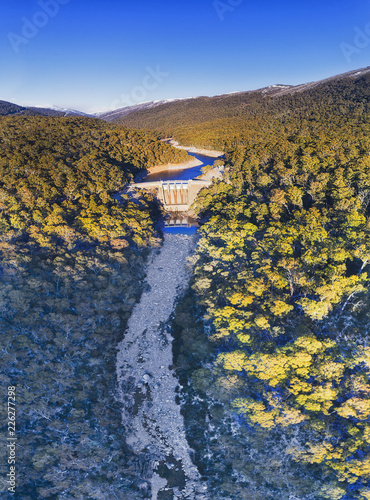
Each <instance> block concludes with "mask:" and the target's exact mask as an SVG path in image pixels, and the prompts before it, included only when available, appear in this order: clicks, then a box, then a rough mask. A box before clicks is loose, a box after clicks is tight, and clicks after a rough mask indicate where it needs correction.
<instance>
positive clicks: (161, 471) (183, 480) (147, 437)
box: [117, 234, 208, 500]
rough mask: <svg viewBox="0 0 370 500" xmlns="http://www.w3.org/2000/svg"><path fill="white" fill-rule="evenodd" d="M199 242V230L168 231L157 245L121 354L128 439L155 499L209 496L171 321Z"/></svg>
mask: <svg viewBox="0 0 370 500" xmlns="http://www.w3.org/2000/svg"><path fill="white" fill-rule="evenodd" d="M195 243H196V236H185V235H179V234H166V235H165V238H164V243H163V246H162V248H161V249H160V250H158V249H157V250H153V254H152V256H151V259H150V262H149V264H148V271H147V278H146V281H147V290H146V291H145V292H144V293H143V295H142V297H141V300H140V302H139V303H138V304H136V306H135V308H134V310H133V313H132V316H131V318H130V320H129V322H128V328H127V331H126V334H125V337H124V340H123V341H122V342H121V344H120V345H119V352H118V355H117V377H118V384H119V389H118V398H119V400H120V401H121V402H122V403H123V407H124V409H123V415H122V422H123V427H124V430H125V433H126V435H127V436H128V437H127V443H128V444H129V445H130V446H131V448H132V449H133V451H134V452H135V454H136V455H138V456H139V457H141V459H142V462H143V463H145V466H144V469H145V477H143V479H145V480H146V481H148V482H149V483H150V485H151V491H150V492H148V493H147V498H148V499H150V500H161V499H166V500H167V499H189V500H203V499H204V500H205V499H208V495H207V491H206V487H205V486H204V484H203V483H202V481H201V477H200V475H199V472H198V470H197V468H196V467H195V466H194V464H193V462H192V450H191V449H190V447H189V444H188V442H187V439H186V434H185V426H184V420H183V417H182V415H181V412H180V409H181V408H180V400H179V389H180V388H179V384H178V380H177V379H176V376H175V373H174V372H173V370H172V368H171V365H172V362H173V355H172V341H173V338H172V336H171V332H170V331H169V329H168V327H167V324H168V321H169V318H170V316H171V314H172V312H173V309H174V305H175V302H176V299H177V298H178V297H179V296H180V295H181V292H182V291H183V290H184V289H185V288H186V286H187V284H188V282H189V278H190V271H189V269H188V267H187V257H189V256H190V255H191V254H192V252H193V250H194V247H195Z"/></svg>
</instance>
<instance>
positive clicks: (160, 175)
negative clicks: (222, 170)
mask: <svg viewBox="0 0 370 500" xmlns="http://www.w3.org/2000/svg"><path fill="white" fill-rule="evenodd" d="M188 154H189V155H190V156H193V157H194V158H196V159H197V160H199V161H201V162H202V163H201V164H199V165H197V166H196V167H191V168H184V169H168V170H165V171H163V172H156V173H152V174H149V175H148V176H147V177H145V179H143V181H142V182H154V181H173V180H179V181H188V180H190V179H195V178H196V177H198V176H199V175H202V174H203V172H202V168H203V167H205V166H208V165H210V166H213V165H214V163H215V161H216V160H217V159H219V158H215V157H212V156H206V155H201V154H198V153H190V152H189V153H188ZM198 227H199V224H198V222H197V220H196V219H194V218H192V217H188V216H186V215H182V214H173V215H170V216H169V217H168V218H167V219H166V223H165V227H164V231H165V232H166V233H172V234H185V235H191V234H194V233H196V231H197V229H198Z"/></svg>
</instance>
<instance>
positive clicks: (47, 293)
mask: <svg viewBox="0 0 370 500" xmlns="http://www.w3.org/2000/svg"><path fill="white" fill-rule="evenodd" d="M144 262H145V254H144V253H138V252H136V253H134V252H133V251H132V250H130V249H125V250H122V249H121V250H119V251H114V250H111V249H110V248H109V247H108V246H106V247H104V246H102V245H101V246H100V247H99V248H96V249H90V250H89V251H88V252H87V251H83V252H82V251H78V252H71V253H69V252H66V251H64V250H63V249H60V250H58V251H54V250H50V249H47V248H44V249H38V250H37V251H36V252H35V251H34V249H32V248H31V249H30V248H27V247H23V248H22V247H20V246H19V245H16V246H13V245H9V244H6V243H2V244H1V256H0V266H1V267H0V268H1V269H2V275H1V279H0V325H1V335H2V348H3V354H2V363H3V370H2V374H1V377H0V378H1V383H2V385H3V387H7V386H9V385H13V386H16V393H17V394H16V398H17V438H18V447H17V464H18V468H17V473H18V480H17V495H16V496H15V498H19V499H22V500H26V499H35V500H36V499H37V500H39V499H43V498H48V499H49V498H68V499H73V498H78V499H82V498H83V499H85V498H86V499H87V498H91V499H103V498H111V495H112V491H114V492H115V494H114V495H113V497H115V496H116V497H117V498H122V499H126V498H127V499H133V498H135V499H140V498H143V495H141V493H140V490H139V484H140V483H143V478H140V477H139V476H138V474H137V473H136V472H135V471H136V470H138V467H139V466H138V462H137V458H136V457H135V456H134V455H133V454H131V452H130V451H129V450H128V449H127V447H126V444H125V440H124V438H125V436H124V434H123V432H122V429H121V409H120V407H119V405H118V404H117V403H116V398H115V391H116V376H115V362H116V346H117V344H118V342H120V341H121V340H122V336H123V332H124V329H125V325H126V322H127V320H128V318H129V316H130V314H131V310H132V307H133V306H134V304H135V302H136V300H137V298H138V297H139V295H140V292H141V286H142V285H141V282H142V278H143V277H144V271H143V265H144ZM3 422H4V424H5V422H6V420H5V417H4V419H3ZM2 432H4V434H3V435H4V436H6V429H4V427H3V428H2Z"/></svg>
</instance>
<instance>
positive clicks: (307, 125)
mask: <svg viewBox="0 0 370 500" xmlns="http://www.w3.org/2000/svg"><path fill="white" fill-rule="evenodd" d="M369 81H370V75H369V73H367V74H365V75H360V76H356V75H355V76H351V77H347V78H342V77H338V78H333V79H331V80H330V81H326V82H322V83H319V84H318V85H312V86H310V87H308V88H306V89H299V90H298V91H297V90H296V89H292V90H288V91H283V92H281V91H280V90H279V89H276V88H275V89H268V90H267V92H263V91H262V90H260V91H253V92H240V93H237V94H231V95H223V96H216V97H199V98H196V99H184V100H181V101H177V102H176V101H175V102H173V103H167V104H165V105H162V106H158V107H155V108H153V109H148V110H141V111H137V112H134V113H130V114H129V115H127V116H125V117H122V118H119V119H118V120H117V122H118V123H121V124H124V125H127V126H131V127H134V128H145V129H150V130H158V131H161V132H162V135H163V136H164V137H169V136H173V137H175V138H176V140H178V141H180V142H181V143H182V144H184V145H185V144H188V145H195V146H202V147H209V148H216V149H221V150H222V151H227V150H229V149H231V150H235V148H236V147H238V146H247V147H250V148H252V149H253V147H254V145H255V144H256V143H257V144H258V143H266V142H267V140H268V139H269V138H272V139H273V140H274V142H275V143H279V142H280V140H281V137H282V135H285V134H287V135H294V134H297V133H299V134H302V135H310V134H312V133H316V131H317V130H322V129H323V125H324V127H325V128H324V130H326V131H329V130H338V129H342V128H345V129H347V130H348V129H349V128H350V127H351V129H352V130H353V131H355V130H356V128H357V127H358V126H359V125H362V124H364V123H366V122H368V114H369V102H370V95H369V92H370V91H369V89H370V85H369Z"/></svg>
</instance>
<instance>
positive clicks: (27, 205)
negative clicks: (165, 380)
mask: <svg viewBox="0 0 370 500" xmlns="http://www.w3.org/2000/svg"><path fill="white" fill-rule="evenodd" d="M276 92H277V91H273V92H272V93H271V94H268V95H267V94H264V93H262V92H255V93H248V94H236V95H232V96H229V97H219V98H216V100H212V99H209V98H200V99H198V100H191V102H189V101H181V102H179V103H176V102H175V103H172V104H170V105H165V106H162V107H160V108H155V110H154V111H153V110H148V111H143V112H140V114H139V115H137V116H131V118H129V116H128V117H127V120H130V126H135V127H138V128H141V129H142V130H133V129H131V128H127V127H126V126H125V127H122V126H118V125H112V124H107V123H104V122H103V121H100V120H96V119H88V118H62V117H61V118H58V117H57V118H47V117H30V116H8V117H2V118H0V235H1V238H0V261H1V262H0V311H1V314H0V322H1V331H2V340H3V341H2V344H1V348H2V358H3V361H4V364H5V365H6V367H7V368H6V370H4V371H3V372H2V373H1V374H0V376H1V379H2V385H3V387H7V386H8V385H11V386H15V387H16V389H17V408H18V409H17V411H18V422H19V427H18V429H17V432H18V436H19V438H20V439H21V441H22V447H19V448H18V453H19V463H20V464H21V465H20V468H19V475H20V477H19V485H20V486H19V488H18V490H17V494H16V496H15V498H16V499H17V500H18V498H19V499H20V500H34V499H35V500H36V499H37V500H38V499H40V498H46V499H66V500H70V499H72V498H76V499H81V500H82V499H86V498H92V499H106V498H117V499H120V500H121V499H126V498H127V499H128V500H133V499H138V500H139V499H144V498H145V494H144V491H146V490H147V484H146V483H147V481H148V478H147V477H146V470H145V466H144V465H143V463H141V461H140V459H139V458H138V457H136V456H135V455H134V454H133V453H132V451H131V450H130V449H129V447H128V446H127V445H126V443H125V436H124V435H123V433H122V431H121V429H120V406H119V404H117V402H116V400H115V396H114V393H115V389H116V385H115V384H116V374H115V356H116V346H117V344H118V342H119V341H120V340H122V338H123V333H124V331H125V325H126V323H127V320H128V318H129V317H130V314H131V311H132V308H133V306H134V305H135V303H136V302H137V301H138V300H139V298H140V295H141V293H142V291H143V289H144V287H145V284H144V279H145V264H146V260H147V257H148V254H149V251H150V249H151V248H153V247H154V248H157V247H158V248H159V247H160V245H161V237H162V234H161V226H160V222H161V220H162V218H163V210H162V208H161V206H160V205H159V203H158V202H157V200H156V199H155V197H154V196H153V195H152V194H150V193H146V194H145V193H142V194H141V195H140V196H139V197H138V198H137V199H135V200H132V199H129V198H128V197H127V196H123V197H122V199H121V201H120V202H118V201H117V199H116V198H115V197H114V195H115V194H116V193H117V192H119V191H121V190H122V188H123V187H124V186H125V185H126V184H127V183H129V182H130V181H132V180H133V178H134V176H135V175H136V174H137V173H138V172H140V171H143V170H144V169H145V168H146V167H147V166H152V165H157V164H166V163H170V162H171V163H176V162H179V163H180V162H183V161H185V160H186V159H187V154H186V153H185V152H184V151H180V150H175V149H173V148H171V147H170V146H168V145H167V144H164V143H163V142H161V141H160V140H159V139H160V138H161V137H165V136H169V135H173V136H174V138H176V139H177V140H180V141H181V142H182V143H183V144H194V145H199V146H203V147H217V148H221V149H222V150H223V151H225V159H224V163H225V176H224V179H222V180H215V181H214V183H213V185H212V186H210V187H209V188H206V189H204V190H202V191H201V192H200V194H199V196H198V199H197V203H196V211H197V215H198V217H199V219H200V221H201V223H202V224H201V228H200V230H199V241H198V245H197V250H196V253H195V255H194V256H193V257H192V265H193V268H194V273H193V278H192V282H191V287H190V288H189V290H187V292H186V293H185V295H184V297H183V298H182V300H181V301H179V303H178V304H177V307H176V310H175V311H174V314H173V318H172V324H171V329H172V333H173V336H174V339H175V341H174V349H173V351H174V365H173V368H174V370H175V372H176V375H177V376H178V378H179V381H180V384H181V387H182V390H181V391H182V393H181V398H182V405H183V408H182V413H183V416H184V419H185V423H186V427H187V438H188V441H189V444H190V446H191V447H192V449H193V450H194V462H195V465H196V466H197V467H198V469H199V471H200V472H201V474H202V476H203V478H204V480H206V481H207V485H208V491H209V493H210V495H211V498H212V499H213V498H214V499H215V500H216V499H217V500H218V499H225V500H234V499H235V500H236V499H238V500H243V499H245V500H251V499H253V500H276V499H277V498H278V499H279V500H292V499H299V500H301V499H304V500H322V499H329V500H330V499H331V500H363V499H365V500H366V499H370V448H369V439H370V402H369V401H370V399H369V394H370V384H369V372H370V345H369V341H368V339H369V333H370V332H369V326H368V325H369V308H370V298H369V293H368V289H369V259H370V219H369V210H370V133H369V132H370V124H369V73H367V74H365V75H359V76H358V77H355V78H352V77H351V78H338V79H333V80H331V81H329V82H326V83H324V84H321V85H317V86H312V87H309V88H308V89H306V90H304V91H302V92H294V93H289V92H287V93H281V94H279V93H278V92H277V93H276ZM176 110H177V111H176ZM154 113H157V115H155V114H154ZM154 116H156V118H155V119H156V123H155V126H154V122H153V120H154V118H153V117H154ZM184 116H186V118H184ZM179 123H180V124H181V125H179ZM4 398H5V393H4ZM4 401H5V399H4ZM4 408H5V406H3V407H2V410H1V411H2V412H3V411H4V410H3V409H4ZM2 421H3V422H5V417H4V418H3V420H2ZM5 431H6V429H5V428H2V432H5ZM161 500H165V499H164V497H163V499H161Z"/></svg>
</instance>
